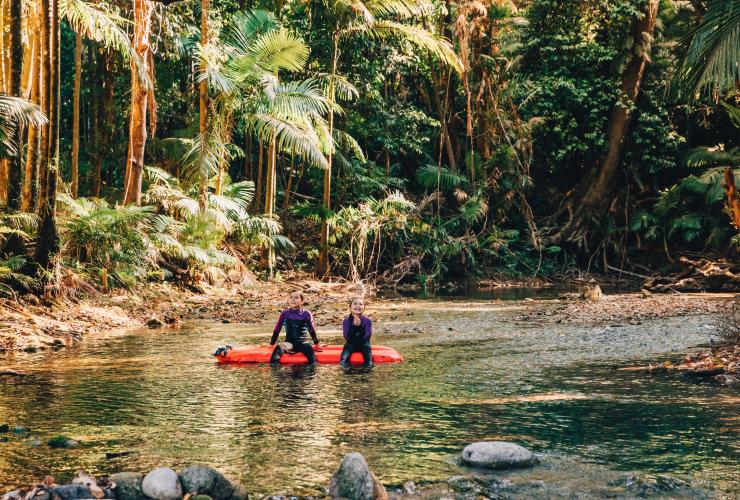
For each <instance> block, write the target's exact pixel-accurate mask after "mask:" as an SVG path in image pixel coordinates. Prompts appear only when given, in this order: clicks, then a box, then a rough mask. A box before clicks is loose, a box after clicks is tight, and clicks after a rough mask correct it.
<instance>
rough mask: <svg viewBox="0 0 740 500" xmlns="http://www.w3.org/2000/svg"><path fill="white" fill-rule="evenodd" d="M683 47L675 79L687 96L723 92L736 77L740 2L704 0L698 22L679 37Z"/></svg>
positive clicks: (731, 88)
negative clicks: (685, 49)
mask: <svg viewBox="0 0 740 500" xmlns="http://www.w3.org/2000/svg"><path fill="white" fill-rule="evenodd" d="M683 45H684V46H685V47H687V53H686V56H685V58H684V59H683V60H682V61H681V62H680V64H679V66H678V70H677V73H676V80H677V82H676V83H678V84H679V85H680V87H681V88H683V89H685V90H686V91H687V93H688V95H689V97H690V98H691V97H692V96H693V95H695V94H697V93H698V92H700V91H701V90H716V91H717V94H725V93H727V92H732V91H734V90H736V88H737V87H736V85H737V81H738V80H740V65H739V64H738V60H740V3H738V2H737V0H708V1H707V2H706V13H705V14H704V17H703V19H702V20H701V23H700V24H699V25H698V26H697V27H696V28H695V29H694V30H692V31H691V33H690V34H689V35H688V37H687V38H686V39H685V40H684V41H683Z"/></svg>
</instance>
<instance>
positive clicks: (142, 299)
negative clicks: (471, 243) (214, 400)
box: [0, 274, 735, 352]
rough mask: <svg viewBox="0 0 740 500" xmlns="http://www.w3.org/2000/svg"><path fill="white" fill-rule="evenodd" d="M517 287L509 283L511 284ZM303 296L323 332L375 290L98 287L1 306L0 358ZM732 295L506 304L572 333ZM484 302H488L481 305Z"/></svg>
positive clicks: (336, 286)
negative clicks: (290, 294)
mask: <svg viewBox="0 0 740 500" xmlns="http://www.w3.org/2000/svg"><path fill="white" fill-rule="evenodd" d="M507 286H511V284H507ZM292 289H299V290H302V291H303V292H304V294H305V296H306V300H307V304H306V307H307V308H309V309H310V310H311V311H312V312H313V313H314V316H315V317H316V321H317V325H318V326H324V325H332V324H338V323H339V322H340V321H341V318H342V316H343V315H344V314H345V313H346V309H347V302H348V300H349V299H350V298H351V297H353V296H356V295H363V296H366V297H374V296H375V294H376V290H375V289H374V288H372V287H369V286H367V285H362V284H353V283H348V282H332V283H327V282H321V281H316V280H315V279H313V278H312V277H311V276H310V275H299V274H296V275H290V276H288V277H287V278H285V279H284V280H282V281H281V282H279V283H275V282H257V281H253V280H248V281H246V282H229V281H226V282H224V283H221V284H220V285H218V286H208V285H202V292H203V293H195V292H193V291H192V290H188V289H185V288H181V287H178V286H173V285H171V284H167V283H151V284H146V285H142V286H137V287H135V288H133V289H130V290H122V289H117V290H115V291H113V292H111V293H109V294H103V293H100V292H98V291H96V290H94V289H92V288H89V289H85V290H84V292H81V291H78V292H77V294H67V295H66V296H64V297H59V298H58V299H56V300H55V301H54V302H53V303H49V304H43V303H42V302H41V301H40V300H39V299H38V298H37V297H35V296H23V297H20V298H18V300H17V301H15V300H10V299H0V318H2V320H0V352H2V351H12V350H27V351H35V350H44V349H59V348H63V347H64V346H69V345H72V344H74V343H76V342H79V341H80V340H82V339H83V338H84V337H85V336H88V335H100V334H105V333H107V332H116V331H121V330H126V329H133V328H140V327H143V326H145V325H147V324H148V325H149V326H150V327H159V326H169V327H172V328H177V327H178V326H179V324H180V323H181V322H182V321H187V320H194V319H201V320H215V321H223V322H225V323H257V322H263V321H268V320H270V319H272V318H274V317H276V316H277V313H278V311H279V310H280V309H281V308H283V307H285V300H286V299H285V297H286V292H287V291H288V290H292ZM734 297H735V296H734V294H698V293H692V294H645V293H644V292H643V293H629V294H613V295H605V296H603V298H601V299H600V300H596V301H590V300H583V299H582V298H580V297H579V295H578V294H577V293H564V294H562V295H561V296H559V297H558V298H547V299H525V301H527V302H528V304H527V308H526V311H524V312H522V310H521V307H520V306H517V307H514V303H513V302H508V301H505V300H500V299H491V301H492V302H497V303H500V305H501V306H502V308H503V309H504V313H505V314H506V315H507V317H509V319H511V320H512V321H513V322H514V323H515V324H519V325H527V324H532V323H556V324H566V325H574V326H578V325H580V326H599V325H620V324H633V325H635V324H637V325H639V324H641V322H642V321H646V320H651V319H660V318H671V317H676V316H696V315H721V314H723V311H725V309H726V308H727V302H728V301H729V300H731V299H733V298H734ZM405 300H408V299H406V298H404V297H399V298H397V299H374V300H373V302H374V304H375V305H374V307H371V309H372V314H373V315H374V317H375V319H376V320H378V321H383V320H384V319H388V318H390V317H392V312H388V311H387V310H385V308H383V307H378V306H379V305H381V304H386V303H394V302H398V301H402V302H403V301H405ZM483 300H485V299H483Z"/></svg>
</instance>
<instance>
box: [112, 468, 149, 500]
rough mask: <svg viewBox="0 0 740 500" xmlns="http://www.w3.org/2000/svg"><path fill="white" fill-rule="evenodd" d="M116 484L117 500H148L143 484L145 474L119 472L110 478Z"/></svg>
mask: <svg viewBox="0 0 740 500" xmlns="http://www.w3.org/2000/svg"><path fill="white" fill-rule="evenodd" d="M109 479H110V480H111V481H112V482H113V483H115V485H116V487H115V492H116V498H117V499H118V500H146V496H145V495H144V490H143V489H142V488H141V482H142V481H143V479H144V474H142V473H140V472H119V473H117V474H113V475H112V476H111V477H110V478H109Z"/></svg>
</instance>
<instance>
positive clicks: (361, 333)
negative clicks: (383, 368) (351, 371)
mask: <svg viewBox="0 0 740 500" xmlns="http://www.w3.org/2000/svg"><path fill="white" fill-rule="evenodd" d="M349 310H350V314H349V316H347V317H346V318H344V321H343V322H342V333H343V334H344V340H345V344H344V349H342V355H341V356H340V358H339V363H340V364H341V365H342V366H349V358H350V356H352V353H355V352H361V353H362V359H363V361H364V363H363V366H372V365H373V352H372V348H371V347H370V337H372V336H373V322H372V320H371V319H370V318H368V317H367V316H365V315H364V314H363V313H364V312H365V301H364V300H362V299H361V298H359V297H358V298H356V299H354V300H353V301H352V303H351V304H350V306H349Z"/></svg>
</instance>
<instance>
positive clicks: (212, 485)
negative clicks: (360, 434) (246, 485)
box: [180, 465, 234, 500]
mask: <svg viewBox="0 0 740 500" xmlns="http://www.w3.org/2000/svg"><path fill="white" fill-rule="evenodd" d="M180 482H181V483H182V489H183V492H184V493H192V494H193V495H198V496H209V497H211V498H213V499H214V500H228V499H229V498H231V497H232V496H233V495H234V486H233V485H232V484H231V482H230V481H229V480H228V479H226V478H225V477H224V476H223V474H221V473H220V472H219V471H217V470H216V469H212V468H211V467H205V466H201V465H191V466H190V467H188V468H186V469H183V470H182V471H180Z"/></svg>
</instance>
